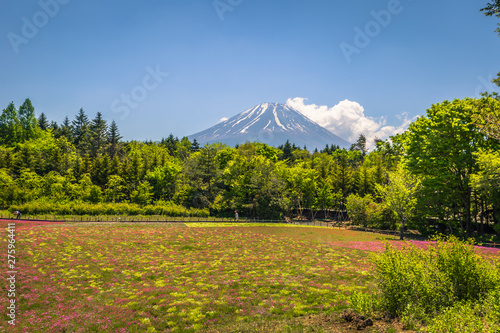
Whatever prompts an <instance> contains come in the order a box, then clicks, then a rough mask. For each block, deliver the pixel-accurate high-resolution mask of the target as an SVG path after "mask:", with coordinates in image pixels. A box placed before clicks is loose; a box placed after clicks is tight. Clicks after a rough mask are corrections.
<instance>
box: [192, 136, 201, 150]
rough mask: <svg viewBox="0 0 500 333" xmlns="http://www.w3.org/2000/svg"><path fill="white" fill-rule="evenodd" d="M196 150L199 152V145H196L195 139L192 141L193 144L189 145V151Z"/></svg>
mask: <svg viewBox="0 0 500 333" xmlns="http://www.w3.org/2000/svg"><path fill="white" fill-rule="evenodd" d="M198 150H200V144H199V143H198V141H197V140H196V139H194V140H193V143H192V144H191V151H192V152H195V151H198Z"/></svg>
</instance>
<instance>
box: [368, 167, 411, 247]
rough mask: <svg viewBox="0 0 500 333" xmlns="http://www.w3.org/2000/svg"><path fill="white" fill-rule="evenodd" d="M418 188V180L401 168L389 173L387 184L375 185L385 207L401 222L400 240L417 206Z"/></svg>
mask: <svg viewBox="0 0 500 333" xmlns="http://www.w3.org/2000/svg"><path fill="white" fill-rule="evenodd" d="M420 186H421V182H420V180H419V179H418V178H417V177H415V176H414V175H412V174H410V173H409V172H408V170H406V169H404V168H403V167H400V168H398V169H397V170H396V171H394V172H391V173H389V184H387V185H380V184H377V185H375V190H376V191H377V193H378V195H379V196H380V197H381V198H382V199H383V200H384V202H385V205H386V206H387V207H388V208H389V209H391V210H392V211H393V212H394V213H395V214H397V215H398V217H399V220H400V221H401V227H400V229H399V235H400V238H401V240H403V238H404V229H405V227H406V224H407V223H408V219H409V218H410V217H411V216H412V214H413V211H414V210H415V207H416V205H417V193H418V191H419V190H420Z"/></svg>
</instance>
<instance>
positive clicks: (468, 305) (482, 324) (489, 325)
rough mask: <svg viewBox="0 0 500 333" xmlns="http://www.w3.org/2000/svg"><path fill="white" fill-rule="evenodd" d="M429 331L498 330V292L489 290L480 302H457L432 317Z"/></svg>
mask: <svg viewBox="0 0 500 333" xmlns="http://www.w3.org/2000/svg"><path fill="white" fill-rule="evenodd" d="M426 331H427V332H429V333H443V332H457V333H458V332H460V333H487V332H500V292H499V291H494V292H491V293H490V294H489V295H488V296H487V297H485V299H484V300H483V301H482V302H471V301H466V302H457V303H456V304H455V305H454V306H453V307H450V308H447V309H444V310H443V312H442V313H441V314H439V315H438V316H437V317H435V318H433V319H432V320H431V321H430V323H429V325H428V327H427V330H426Z"/></svg>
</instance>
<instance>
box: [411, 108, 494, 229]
mask: <svg viewBox="0 0 500 333" xmlns="http://www.w3.org/2000/svg"><path fill="white" fill-rule="evenodd" d="M477 112H478V110H477V101H476V100H473V99H464V100H454V101H453V102H448V101H444V102H443V103H441V104H435V105H433V106H432V107H431V108H430V109H428V110H427V116H425V117H420V118H418V119H417V121H415V122H414V123H412V124H411V125H410V127H409V129H408V131H407V132H406V133H405V149H406V156H405V157H404V160H405V161H406V166H407V167H408V169H409V170H410V172H412V173H413V174H415V175H417V176H419V177H421V178H422V185H423V189H422V192H421V194H422V199H423V200H424V202H425V203H426V206H427V208H426V210H427V211H428V212H429V213H430V214H433V216H441V217H444V218H447V219H453V218H458V219H459V220H460V221H461V228H462V230H463V231H464V232H466V233H469V232H471V231H472V188H471V185H470V179H471V175H472V174H474V173H475V172H476V171H477V161H476V157H475V153H476V152H477V151H479V149H481V148H486V147H488V146H491V145H492V144H493V142H492V141H491V140H489V139H488V138H486V137H485V135H484V134H483V133H482V132H481V131H479V130H478V128H477V126H476V125H475V124H474V122H473V116H474V115H475V114H477ZM442 206H444V207H442ZM450 210H451V211H450ZM446 211H448V213H446ZM445 214H448V216H444V215H445Z"/></svg>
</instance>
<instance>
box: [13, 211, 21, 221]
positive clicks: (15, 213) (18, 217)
mask: <svg viewBox="0 0 500 333" xmlns="http://www.w3.org/2000/svg"><path fill="white" fill-rule="evenodd" d="M14 215H15V216H16V220H19V219H20V218H21V212H20V211H18V210H16V211H15V212H14Z"/></svg>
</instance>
